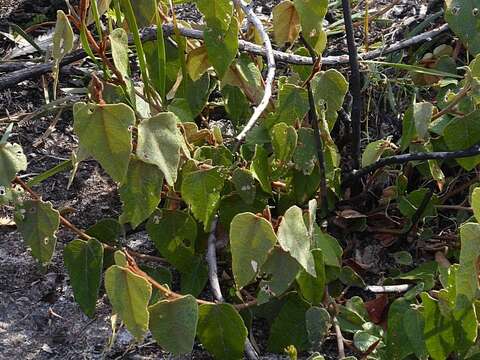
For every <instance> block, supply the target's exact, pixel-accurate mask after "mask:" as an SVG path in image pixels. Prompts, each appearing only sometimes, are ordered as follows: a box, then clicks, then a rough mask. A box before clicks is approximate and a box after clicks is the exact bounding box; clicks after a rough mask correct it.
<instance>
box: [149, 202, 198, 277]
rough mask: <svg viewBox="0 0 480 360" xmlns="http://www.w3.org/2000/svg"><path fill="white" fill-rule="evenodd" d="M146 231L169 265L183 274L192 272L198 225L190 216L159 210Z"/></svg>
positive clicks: (180, 212)
mask: <svg viewBox="0 0 480 360" xmlns="http://www.w3.org/2000/svg"><path fill="white" fill-rule="evenodd" d="M146 229H147V232H148V235H149V236H150V238H151V239H152V241H153V243H154V244H155V247H156V248H157V249H158V251H159V252H160V254H161V255H162V256H163V257H165V258H166V259H167V261H168V262H169V263H171V264H172V265H173V266H174V267H175V268H176V269H177V270H179V271H181V272H188V271H190V270H191V266H192V261H194V257H195V240H196V238H197V223H196V222H195V220H194V219H193V218H192V217H191V216H190V215H189V214H187V213H186V212H183V211H179V210H167V209H162V210H157V211H156V212H155V213H154V214H153V215H152V216H151V217H150V220H149V221H148V223H147V226H146ZM187 243H188V245H187Z"/></svg>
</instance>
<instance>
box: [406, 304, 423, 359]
mask: <svg viewBox="0 0 480 360" xmlns="http://www.w3.org/2000/svg"><path fill="white" fill-rule="evenodd" d="M424 326H425V320H424V319H423V316H422V313H421V312H420V310H418V309H414V308H409V309H408V310H407V311H406V312H405V313H404V315H403V331H404V333H405V334H407V337H408V341H409V342H410V346H411V347H412V350H413V352H414V354H415V355H417V357H418V358H420V359H426V358H427V357H428V353H427V348H426V345H425V338H424V336H423V328H424Z"/></svg>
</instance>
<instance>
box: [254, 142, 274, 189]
mask: <svg viewBox="0 0 480 360" xmlns="http://www.w3.org/2000/svg"><path fill="white" fill-rule="evenodd" d="M250 171H251V172H252V174H253V177H254V178H255V179H257V180H258V182H259V183H260V186H261V187H262V189H263V191H265V192H266V193H269V194H271V193H272V184H271V182H270V172H271V169H270V164H269V163H268V154H267V151H266V150H265V149H264V148H263V147H262V146H261V145H255V155H254V156H253V159H252V164H251V165H250Z"/></svg>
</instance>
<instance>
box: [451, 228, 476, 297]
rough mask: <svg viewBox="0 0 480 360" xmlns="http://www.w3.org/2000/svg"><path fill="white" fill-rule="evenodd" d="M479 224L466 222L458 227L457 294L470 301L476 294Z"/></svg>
mask: <svg viewBox="0 0 480 360" xmlns="http://www.w3.org/2000/svg"><path fill="white" fill-rule="evenodd" d="M479 234H480V224H477V223H466V224H463V225H462V226H461V227H460V240H461V247H460V258H459V262H460V268H459V269H458V272H457V275H456V284H457V285H456V286H457V296H459V295H465V296H466V298H467V299H468V300H470V301H473V300H474V299H476V298H477V296H478V270H477V269H478V267H477V261H478V256H479V255H480V237H479Z"/></svg>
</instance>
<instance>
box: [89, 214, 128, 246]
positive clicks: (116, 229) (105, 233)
mask: <svg viewBox="0 0 480 360" xmlns="http://www.w3.org/2000/svg"><path fill="white" fill-rule="evenodd" d="M85 232H86V233H87V235H90V236H91V237H94V238H95V239H97V240H99V241H100V242H102V243H106V244H110V245H114V246H115V245H117V244H118V239H119V238H120V237H121V236H122V233H123V226H122V225H121V224H120V223H119V222H118V221H117V220H115V219H108V218H107V219H102V220H100V221H98V222H97V223H96V224H94V225H92V226H90V227H89V228H88V229H87V231H85Z"/></svg>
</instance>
